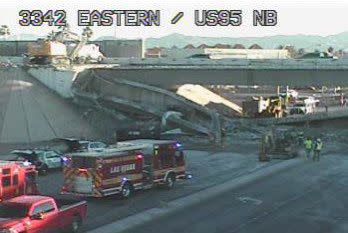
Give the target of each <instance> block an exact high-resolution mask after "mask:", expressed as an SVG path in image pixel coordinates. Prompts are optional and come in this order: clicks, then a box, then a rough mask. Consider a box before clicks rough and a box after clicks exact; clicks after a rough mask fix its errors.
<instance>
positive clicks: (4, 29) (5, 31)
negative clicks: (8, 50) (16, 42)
mask: <svg viewBox="0 0 348 233" xmlns="http://www.w3.org/2000/svg"><path fill="white" fill-rule="evenodd" d="M9 35H11V32H10V28H9V26H7V25H1V27H0V36H3V37H5V38H7V37H8V36H9Z"/></svg>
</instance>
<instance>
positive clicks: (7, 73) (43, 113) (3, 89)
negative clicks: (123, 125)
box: [0, 68, 99, 143]
mask: <svg viewBox="0 0 348 233" xmlns="http://www.w3.org/2000/svg"><path fill="white" fill-rule="evenodd" d="M55 137H87V138H98V137H99V132H98V130H96V129H95V128H93V127H91V126H90V124H89V123H88V122H87V121H86V120H85V119H83V118H82V117H81V111H79V108H77V107H76V106H74V105H73V104H71V103H70V102H69V101H67V100H64V99H62V98H60V97H59V96H58V95H56V94H55V93H53V92H52V91H50V90H49V89H48V88H46V87H45V86H44V85H42V84H41V83H40V82H38V81H37V80H35V79H34V78H33V77H31V76H29V75H28V74H27V73H26V72H25V71H24V70H22V69H21V68H10V69H0V143H32V142H37V141H42V140H49V139H52V138H55Z"/></svg>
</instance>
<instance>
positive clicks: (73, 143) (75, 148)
mask: <svg viewBox="0 0 348 233" xmlns="http://www.w3.org/2000/svg"><path fill="white" fill-rule="evenodd" d="M54 141H55V142H56V143H63V144H65V147H66V148H65V149H64V150H63V151H64V153H71V152H81V151H101V150H103V149H105V148H107V147H108V145H107V144H105V143H103V142H98V141H90V140H79V139H75V138H56V139H54Z"/></svg>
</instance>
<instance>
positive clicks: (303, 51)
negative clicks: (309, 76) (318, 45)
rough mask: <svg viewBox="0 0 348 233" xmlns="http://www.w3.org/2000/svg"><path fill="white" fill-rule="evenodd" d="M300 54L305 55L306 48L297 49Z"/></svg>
mask: <svg viewBox="0 0 348 233" xmlns="http://www.w3.org/2000/svg"><path fill="white" fill-rule="evenodd" d="M297 53H298V55H303V54H304V53H305V49H304V48H300V49H299V50H298V51H297Z"/></svg>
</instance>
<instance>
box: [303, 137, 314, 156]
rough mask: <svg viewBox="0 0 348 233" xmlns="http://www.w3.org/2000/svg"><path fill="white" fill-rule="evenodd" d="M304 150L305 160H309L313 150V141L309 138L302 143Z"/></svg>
mask: <svg viewBox="0 0 348 233" xmlns="http://www.w3.org/2000/svg"><path fill="white" fill-rule="evenodd" d="M304 145H305V149H306V159H309V157H310V156H311V152H312V150H313V141H312V139H311V138H310V137H307V139H306V140H305V142H304Z"/></svg>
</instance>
